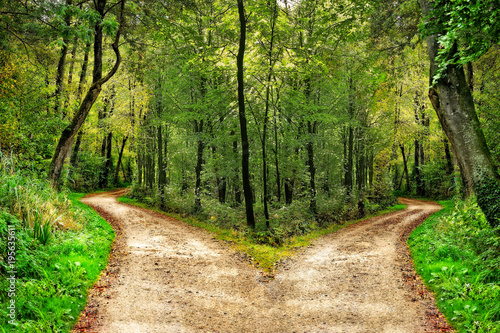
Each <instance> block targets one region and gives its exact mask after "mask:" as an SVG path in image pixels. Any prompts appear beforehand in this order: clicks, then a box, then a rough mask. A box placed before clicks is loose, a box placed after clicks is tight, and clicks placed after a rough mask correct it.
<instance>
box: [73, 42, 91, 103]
mask: <svg viewBox="0 0 500 333" xmlns="http://www.w3.org/2000/svg"><path fill="white" fill-rule="evenodd" d="M90 46H91V45H90V43H87V44H86V45H85V54H84V55H83V63H82V69H81V70H80V80H79V81H78V90H77V92H76V100H77V101H78V102H80V99H81V98H82V91H83V86H84V85H85V81H86V78H87V68H88V64H89V53H90Z"/></svg>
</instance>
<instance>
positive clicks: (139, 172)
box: [137, 147, 144, 188]
mask: <svg viewBox="0 0 500 333" xmlns="http://www.w3.org/2000/svg"><path fill="white" fill-rule="evenodd" d="M143 174H144V158H143V153H142V149H141V147H138V148H137V185H138V186H139V188H140V187H142V180H143V179H144V178H143V176H142V175H143Z"/></svg>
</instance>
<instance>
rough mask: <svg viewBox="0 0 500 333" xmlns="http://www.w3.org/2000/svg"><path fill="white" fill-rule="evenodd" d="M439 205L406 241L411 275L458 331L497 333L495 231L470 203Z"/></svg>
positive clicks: (498, 242)
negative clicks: (417, 277) (418, 278)
mask: <svg viewBox="0 0 500 333" xmlns="http://www.w3.org/2000/svg"><path fill="white" fill-rule="evenodd" d="M439 203H440V204H441V205H442V206H443V209H442V210H441V211H439V212H437V213H435V214H434V215H432V216H431V217H430V218H428V219H427V220H426V221H425V222H424V223H423V224H422V225H421V226H419V227H418V228H417V229H416V230H415V231H414V232H413V233H412V235H411V236H410V238H409V240H408V244H409V246H410V250H411V252H412V256H413V260H414V263H415V267H416V270H417V272H418V273H419V274H420V275H421V276H422V278H423V280H424V282H425V283H426V285H427V286H428V287H429V288H430V289H431V290H432V291H433V292H434V293H435V295H436V302H437V305H438V307H439V309H440V310H441V311H442V312H443V313H444V315H445V316H446V318H447V319H448V321H449V322H450V324H451V325H452V326H453V327H454V328H455V329H457V330H458V331H459V332H500V230H499V229H497V230H494V229H492V228H491V227H490V226H489V224H488V223H487V222H486V220H485V218H484V215H483V214H482V212H481V210H480V209H479V207H478V206H477V204H476V202H475V200H474V199H471V200H469V201H467V202H460V201H459V202H456V203H454V202H452V201H440V202H439Z"/></svg>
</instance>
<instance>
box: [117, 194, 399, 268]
mask: <svg viewBox="0 0 500 333" xmlns="http://www.w3.org/2000/svg"><path fill="white" fill-rule="evenodd" d="M118 201H119V202H122V203H126V204H131V205H134V206H138V207H141V208H146V209H150V210H153V211H156V212H159V213H162V214H165V215H167V216H170V217H173V218H176V219H179V220H181V221H184V222H186V223H188V224H190V225H192V226H195V227H198V228H202V229H205V230H207V231H208V232H211V233H214V234H215V236H216V238H217V239H220V240H223V241H227V242H230V243H231V244H232V245H233V246H234V248H235V249H236V250H237V251H240V252H243V253H246V254H248V255H249V256H250V257H251V258H252V259H253V260H254V262H255V263H256V264H257V265H258V266H259V267H260V268H262V269H263V270H264V271H265V272H267V273H271V272H272V271H273V268H274V267H275V265H276V263H277V262H279V261H280V260H282V259H285V258H287V257H290V256H291V255H292V254H293V253H294V252H295V251H296V250H297V249H299V248H301V247H304V246H308V245H310V244H311V242H312V241H313V240H314V239H317V238H319V237H321V236H323V235H326V234H329V233H333V232H336V231H338V230H340V229H343V228H345V227H348V226H350V225H352V224H355V223H357V222H359V221H362V220H364V219H367V218H370V217H374V216H380V215H383V214H387V213H390V212H393V211H398V210H402V209H404V208H405V207H406V206H405V205H401V204H398V205H395V206H392V207H389V208H387V209H385V210H382V211H379V212H377V213H375V214H372V215H370V216H367V217H365V218H363V219H358V220H353V221H346V222H343V223H341V224H332V225H330V226H328V227H326V228H314V229H313V230H311V231H309V232H307V233H305V234H303V235H300V236H293V237H289V238H286V240H285V241H284V242H282V244H279V245H275V246H272V245H269V244H262V242H260V241H259V239H256V237H255V233H252V232H250V231H249V230H248V229H247V228H243V230H235V229H233V228H223V227H221V226H218V225H216V224H214V223H210V222H207V221H203V220H200V219H198V218H196V217H193V216H188V217H186V216H185V215H179V214H172V213H166V212H163V211H161V210H160V209H158V208H156V207H154V206H152V205H149V204H146V203H143V202H140V201H139V200H137V199H132V198H128V197H126V196H123V197H120V198H118Z"/></svg>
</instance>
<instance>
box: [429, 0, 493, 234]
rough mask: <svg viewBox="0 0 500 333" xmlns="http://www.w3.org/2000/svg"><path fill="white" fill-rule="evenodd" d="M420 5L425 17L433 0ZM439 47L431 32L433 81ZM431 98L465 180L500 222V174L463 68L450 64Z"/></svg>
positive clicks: (489, 215)
mask: <svg viewBox="0 0 500 333" xmlns="http://www.w3.org/2000/svg"><path fill="white" fill-rule="evenodd" d="M420 5H421V8H422V14H423V16H424V17H427V16H428V15H429V14H431V10H432V4H431V2H430V1H428V0H420ZM438 48H439V45H438V42H437V36H436V35H431V36H428V37H427V51H428V53H429V58H430V60H431V63H430V80H431V83H432V79H433V77H434V74H435V73H436V62H435V59H436V56H437V53H438ZM454 51H455V54H453V55H452V56H455V55H456V52H458V50H457V48H456V46H455V50H454ZM429 98H430V100H431V103H432V106H433V107H434V110H435V111H436V113H437V115H438V118H439V121H440V122H441V125H442V127H443V129H444V131H445V133H446V135H447V136H448V139H449V140H450V143H451V146H452V148H453V152H454V153H455V154H456V157H457V160H458V163H459V166H460V169H461V171H462V173H463V175H464V177H465V180H466V181H467V182H468V183H469V184H470V185H472V188H473V190H474V192H475V193H476V196H477V202H478V204H479V206H480V207H481V209H482V211H483V212H484V214H485V215H486V219H487V220H488V222H489V223H490V225H492V226H497V225H499V224H500V222H499V218H500V204H499V203H500V177H499V176H498V173H497V171H496V168H495V165H494V164H493V162H492V159H491V155H490V151H489V149H488V147H487V145H486V140H485V138H484V134H483V132H482V129H481V125H480V123H479V119H478V117H477V114H476V109H475V106H474V101H473V99H472V95H471V92H470V88H469V86H468V84H467V81H466V79H465V73H464V70H463V68H462V67H461V66H459V65H448V68H447V70H446V76H445V77H442V78H440V79H439V80H438V81H437V82H436V83H435V84H434V85H433V86H432V87H431V88H430V89H429Z"/></svg>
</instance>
